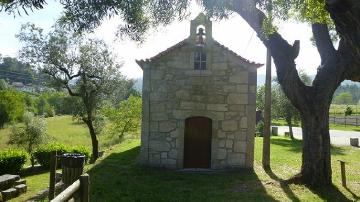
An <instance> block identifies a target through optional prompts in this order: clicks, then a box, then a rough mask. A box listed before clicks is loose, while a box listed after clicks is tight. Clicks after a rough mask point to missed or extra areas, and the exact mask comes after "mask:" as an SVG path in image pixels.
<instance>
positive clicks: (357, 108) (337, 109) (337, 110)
mask: <svg viewBox="0 0 360 202" xmlns="http://www.w3.org/2000/svg"><path fill="white" fill-rule="evenodd" d="M347 106H349V107H351V108H352V110H353V115H360V105H359V104H358V105H338V104H331V105H330V111H329V112H330V115H345V110H346V107H347Z"/></svg>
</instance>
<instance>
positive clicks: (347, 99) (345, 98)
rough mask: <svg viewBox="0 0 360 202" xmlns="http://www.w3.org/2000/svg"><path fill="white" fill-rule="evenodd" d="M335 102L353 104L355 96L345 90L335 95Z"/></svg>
mask: <svg viewBox="0 0 360 202" xmlns="http://www.w3.org/2000/svg"><path fill="white" fill-rule="evenodd" d="M334 103H335V104H352V103H353V97H352V95H351V94H350V93H349V92H343V93H340V94H339V95H337V96H336V97H335V100H334Z"/></svg>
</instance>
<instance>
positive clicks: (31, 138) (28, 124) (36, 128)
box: [8, 112, 48, 167]
mask: <svg viewBox="0 0 360 202" xmlns="http://www.w3.org/2000/svg"><path fill="white" fill-rule="evenodd" d="M23 123H24V125H23V126H16V125H13V126H12V128H11V133H10V136H9V141H8V144H15V145H17V146H20V147H23V148H24V149H25V150H26V151H27V152H28V153H29V154H30V161H31V166H32V167H34V165H35V159H34V157H33V155H32V152H33V151H34V149H35V147H36V146H38V145H39V144H41V143H44V142H45V141H46V140H47V139H48V135H47V133H46V123H45V120H44V118H39V117H35V116H34V114H33V113H31V112H25V113H24V115H23Z"/></svg>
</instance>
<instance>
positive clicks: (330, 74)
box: [1, 0, 360, 185]
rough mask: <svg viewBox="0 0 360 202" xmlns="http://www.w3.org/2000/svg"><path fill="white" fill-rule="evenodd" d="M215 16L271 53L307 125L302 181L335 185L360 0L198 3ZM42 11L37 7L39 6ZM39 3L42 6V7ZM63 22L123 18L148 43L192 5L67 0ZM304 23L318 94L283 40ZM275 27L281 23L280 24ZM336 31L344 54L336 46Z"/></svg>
mask: <svg viewBox="0 0 360 202" xmlns="http://www.w3.org/2000/svg"><path fill="white" fill-rule="evenodd" d="M197 2H198V3H200V4H201V5H202V6H203V8H204V10H205V11H206V13H207V15H208V16H213V17H216V18H220V19H221V18H224V17H227V16H228V15H229V14H230V13H236V14H238V15H240V16H241V17H242V18H243V19H244V20H245V21H246V22H247V23H248V24H249V25H250V27H251V28H252V29H253V30H254V31H255V32H256V33H257V36H258V37H259V39H260V40H261V41H262V42H263V44H264V45H265V46H266V48H268V50H269V51H270V52H271V56H272V58H273V59H274V63H275V66H276V71H277V77H278V80H279V83H280V85H281V86H282V88H283V90H284V93H285V95H286V96H287V97H288V98H289V100H290V101H291V103H292V104H293V105H294V106H295V107H296V108H297V109H298V110H299V112H300V115H301V120H302V132H303V155H302V160H303V163H302V167H301V172H300V174H299V175H297V176H296V177H295V178H294V179H295V180H299V181H300V182H302V183H305V184H309V185H315V184H330V183H331V181H332V173H331V155H330V135H329V123H328V113H329V107H330V103H331V100H332V97H333V94H334V92H335V90H336V88H337V87H338V86H339V85H340V84H341V82H342V81H344V80H345V79H348V80H352V81H360V68H359V66H360V22H359V19H360V1H358V0H222V1H217V0H197ZM34 3H35V4H34ZM36 3H40V4H39V5H40V6H39V5H37V4H36ZM61 3H62V4H63V5H64V8H65V11H64V15H63V17H62V19H61V22H62V23H63V25H65V26H66V25H69V26H71V27H72V28H73V29H75V30H77V31H80V32H81V31H92V30H93V29H94V28H95V27H97V26H98V25H100V23H101V21H102V20H103V19H105V18H107V17H113V16H115V15H116V16H120V18H121V19H122V20H123V24H121V25H120V26H119V33H120V35H121V34H125V35H128V36H130V38H132V39H135V40H139V41H141V40H143V39H144V36H146V31H147V30H148V29H150V28H151V27H155V26H157V25H161V24H168V23H169V22H171V21H172V20H174V19H176V18H183V17H184V16H186V14H187V13H188V11H189V7H190V0H151V1H146V0H123V1H101V2H99V1H85V0H80V1H75V0H73V1H72V0H63V1H61ZM43 4H44V1H36V0H33V1H31V0H30V1H22V0H19V1H2V4H1V6H2V7H3V8H4V7H8V8H7V11H11V10H14V9H15V10H16V8H20V7H22V8H24V7H25V9H26V8H32V7H35V8H37V7H36V6H38V7H41V6H42V5H43ZM290 18H291V19H296V20H298V21H303V22H308V23H309V24H310V25H311V28H312V32H313V40H314V42H315V43H314V44H315V45H316V47H317V49H318V52H319V55H320V58H321V64H319V68H318V69H317V74H316V76H315V78H314V80H313V82H312V85H311V86H308V85H306V84H305V83H304V82H303V81H302V80H301V79H300V76H299V73H298V71H297V69H296V63H295V59H296V58H297V56H298V54H299V51H300V41H295V42H294V43H293V44H290V43H289V42H287V41H286V40H285V39H284V38H283V37H282V36H281V34H279V33H278V32H277V29H276V26H275V25H276V21H277V20H287V19H290ZM273 22H275V23H273ZM332 30H336V33H337V35H338V38H339V42H338V44H339V45H338V47H335V46H334V44H333V41H332V39H333V37H332V35H333V34H332V33H334V31H332Z"/></svg>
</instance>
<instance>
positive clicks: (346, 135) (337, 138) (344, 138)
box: [278, 126, 360, 145]
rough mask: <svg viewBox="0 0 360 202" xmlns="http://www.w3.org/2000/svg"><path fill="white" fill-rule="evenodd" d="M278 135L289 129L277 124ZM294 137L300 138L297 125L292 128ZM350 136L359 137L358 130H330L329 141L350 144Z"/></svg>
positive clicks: (299, 129)
mask: <svg viewBox="0 0 360 202" xmlns="http://www.w3.org/2000/svg"><path fill="white" fill-rule="evenodd" d="M278 128H279V129H278V130H279V135H283V134H284V133H285V132H288V131H289V127H287V126H278ZM293 132H294V137H295V138H296V139H300V140H301V139H302V131H301V128H299V127H294V128H293ZM350 138H359V139H360V132H355V131H343V130H330V142H331V144H333V145H350Z"/></svg>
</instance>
